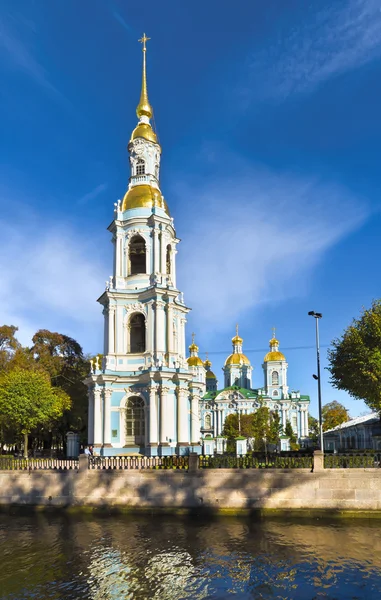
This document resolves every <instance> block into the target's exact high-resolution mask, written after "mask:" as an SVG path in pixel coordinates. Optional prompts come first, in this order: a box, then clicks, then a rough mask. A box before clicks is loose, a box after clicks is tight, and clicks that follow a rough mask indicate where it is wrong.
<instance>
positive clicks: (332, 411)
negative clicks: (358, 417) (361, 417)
mask: <svg viewBox="0 0 381 600" xmlns="http://www.w3.org/2000/svg"><path fill="white" fill-rule="evenodd" d="M321 414H322V419H323V431H328V429H333V428H334V427H337V426H338V425H341V424H342V423H346V422H347V421H349V416H348V411H347V409H346V408H345V406H343V405H342V404H340V402H337V401H336V400H333V402H328V404H325V405H324V406H323V408H322V411H321Z"/></svg>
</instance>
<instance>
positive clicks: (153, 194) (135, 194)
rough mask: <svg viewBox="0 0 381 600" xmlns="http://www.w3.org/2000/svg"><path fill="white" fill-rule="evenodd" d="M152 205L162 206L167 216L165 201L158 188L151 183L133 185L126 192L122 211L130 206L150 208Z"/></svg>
mask: <svg viewBox="0 0 381 600" xmlns="http://www.w3.org/2000/svg"><path fill="white" fill-rule="evenodd" d="M153 206H159V207H160V208H163V209H164V210H165V212H166V213H167V215H168V216H169V210H168V206H167V203H166V202H165V200H164V198H163V196H162V195H161V192H160V190H158V189H156V188H154V187H152V186H151V185H135V186H134V187H132V188H131V189H129V190H128V191H127V192H126V194H125V196H124V198H123V202H122V211H125V210H130V209H132V208H152V207H153Z"/></svg>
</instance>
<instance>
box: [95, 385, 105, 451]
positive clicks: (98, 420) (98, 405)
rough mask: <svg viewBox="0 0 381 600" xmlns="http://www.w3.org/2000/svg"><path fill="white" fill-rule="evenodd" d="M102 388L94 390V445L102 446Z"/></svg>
mask: <svg viewBox="0 0 381 600" xmlns="http://www.w3.org/2000/svg"><path fill="white" fill-rule="evenodd" d="M101 391H102V390H101V388H95V389H94V392H93V393H94V444H96V445H97V446H101V445H102V441H103V440H102V401H101Z"/></svg>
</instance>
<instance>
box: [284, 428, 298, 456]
mask: <svg viewBox="0 0 381 600" xmlns="http://www.w3.org/2000/svg"><path fill="white" fill-rule="evenodd" d="M284 433H285V435H286V436H287V437H288V438H290V449H291V450H299V444H298V442H297V438H296V434H295V433H294V430H293V428H292V425H291V423H290V421H286V427H285V428H284Z"/></svg>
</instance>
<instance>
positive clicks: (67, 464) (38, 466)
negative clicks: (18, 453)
mask: <svg viewBox="0 0 381 600" xmlns="http://www.w3.org/2000/svg"><path fill="white" fill-rule="evenodd" d="M78 468H79V461H78V459H76V458H67V459H64V458H13V457H9V456H0V471H45V470H50V471H52V470H53V471H54V470H55V471H69V470H72V469H78Z"/></svg>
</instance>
